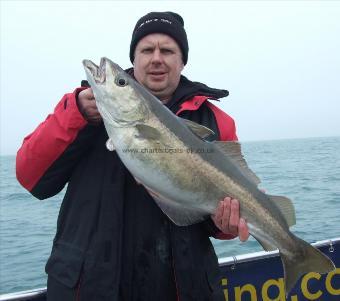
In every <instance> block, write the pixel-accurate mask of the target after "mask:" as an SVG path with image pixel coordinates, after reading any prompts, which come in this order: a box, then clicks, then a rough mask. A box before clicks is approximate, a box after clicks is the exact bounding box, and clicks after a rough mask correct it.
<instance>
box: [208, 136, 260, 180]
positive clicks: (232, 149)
mask: <svg viewBox="0 0 340 301" xmlns="http://www.w3.org/2000/svg"><path fill="white" fill-rule="evenodd" d="M213 143H214V144H215V145H216V146H217V147H218V148H219V149H220V150H221V151H222V152H223V153H225V154H226V155H227V156H228V157H229V158H231V159H232V160H233V161H234V162H235V163H236V164H237V165H238V166H239V167H240V169H241V170H242V171H243V172H244V173H245V175H246V176H247V177H248V178H249V179H250V180H251V181H252V182H253V183H255V184H256V185H258V184H260V183H261V180H260V179H259V177H258V176H257V175H256V174H255V173H254V172H253V171H252V170H251V169H250V168H249V167H248V164H247V161H246V160H245V159H244V157H243V154H242V150H241V144H240V143H238V142H233V141H214V142H213Z"/></svg>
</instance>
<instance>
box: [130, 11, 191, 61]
mask: <svg viewBox="0 0 340 301" xmlns="http://www.w3.org/2000/svg"><path fill="white" fill-rule="evenodd" d="M151 33H164V34H167V35H169V36H170V37H172V38H173V39H174V40H175V41H176V42H177V44H178V46H179V48H180V49H181V51H182V56H183V63H184V65H185V64H186V63H187V61H188V52H189V45H188V39H187V34H186V32H185V29H184V21H183V18H182V17H181V16H180V15H179V14H176V13H173V12H151V13H148V14H146V15H145V16H143V17H141V18H140V19H139V20H138V21H137V24H136V26H135V28H134V30H133V33H132V39H131V44H130V61H131V63H133V61H134V58H135V49H136V46H137V44H138V42H139V41H140V40H141V39H142V38H144V37H145V36H147V35H148V34H151Z"/></svg>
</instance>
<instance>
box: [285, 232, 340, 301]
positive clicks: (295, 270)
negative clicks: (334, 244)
mask: <svg viewBox="0 0 340 301" xmlns="http://www.w3.org/2000/svg"><path fill="white" fill-rule="evenodd" d="M296 239H297V240H298V241H297V243H298V245H299V249H300V250H299V251H298V252H299V253H298V254H299V256H294V257H292V256H288V255H286V254H284V253H280V255H281V259H282V263H283V269H284V278H285V292H286V296H288V294H289V292H290V291H291V290H292V289H293V288H294V286H295V284H296V282H297V281H298V280H299V278H300V277H301V276H302V275H304V274H306V273H309V272H316V273H320V274H325V273H328V272H330V271H332V270H334V269H335V265H334V263H333V262H332V260H331V259H329V258H328V257H327V256H326V255H325V254H323V253H322V252H321V251H319V250H318V249H316V248H314V247H313V246H311V245H310V244H308V243H307V242H305V241H304V240H302V239H300V238H297V237H296Z"/></svg>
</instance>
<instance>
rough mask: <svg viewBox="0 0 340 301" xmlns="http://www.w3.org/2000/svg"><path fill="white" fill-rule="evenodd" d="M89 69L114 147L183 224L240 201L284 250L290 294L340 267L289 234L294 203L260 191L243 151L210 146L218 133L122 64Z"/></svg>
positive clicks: (258, 228) (259, 233) (268, 243)
mask: <svg viewBox="0 0 340 301" xmlns="http://www.w3.org/2000/svg"><path fill="white" fill-rule="evenodd" d="M83 65H84V68H85V71H86V74H87V79H88V81H89V83H90V85H91V88H92V90H93V93H94V95H95V99H96V104H97V107H98V110H99V112H100V114H101V116H102V118H103V121H104V125H105V128H106V131H107V133H108V136H109V140H108V142H107V147H108V149H109V150H115V151H116V152H117V154H118V155H119V157H120V159H121V160H122V162H123V163H124V164H125V166H126V167H127V168H128V169H129V171H130V172H131V173H132V174H133V175H134V177H135V178H136V179H137V180H138V181H139V182H140V183H142V184H143V185H144V186H145V187H146V188H147V189H148V191H149V192H150V194H151V195H152V196H153V198H154V199H155V201H156V202H157V204H158V205H159V207H160V208H161V209H162V211H163V212H164V213H165V214H166V215H167V216H168V217H169V218H170V219H171V220H172V221H173V222H174V223H175V224H176V225H183V226H185V225H191V224H194V223H198V222H200V221H203V220H204V219H206V218H207V217H209V216H210V215H211V214H212V213H214V212H215V210H216V208H217V205H218V202H219V201H220V200H221V199H223V198H224V197H225V196H230V197H232V198H236V199H238V200H239V202H240V210H241V213H240V214H241V216H242V217H244V218H245V219H246V221H247V224H248V226H249V232H250V234H251V235H252V236H254V237H255V238H256V239H257V241H259V243H260V244H261V245H262V246H263V248H264V249H265V250H266V251H270V250H274V249H279V251H280V255H281V259H282V263H283V267H284V279H285V290H286V294H288V292H289V291H290V290H291V289H292V288H293V286H294V284H295V283H296V281H297V280H298V279H299V277H300V276H301V275H303V274H305V273H308V272H312V271H313V272H319V273H327V272H329V271H331V270H333V269H334V268H335V266H334V264H333V262H332V261H331V260H330V259H329V258H328V257H326V256H325V255H324V254H323V253H321V252H320V251H318V250H317V249H315V248H314V247H312V246H311V245H310V244H308V243H307V242H305V241H303V240H302V239H300V238H298V237H296V236H295V235H294V234H293V233H291V232H290V231H289V226H291V225H293V224H294V223H295V212H294V207H293V205H292V202H291V201H290V200H289V199H288V198H285V197H280V196H271V195H268V194H265V193H264V192H262V191H261V190H259V189H258V183H259V179H258V178H257V176H256V175H255V174H254V173H253V172H252V171H251V170H250V169H249V168H248V166H247V164H246V162H245V160H244V158H243V156H242V154H241V148H240V144H239V143H236V142H207V141H206V140H205V138H206V137H207V136H209V135H210V134H211V130H209V129H207V128H205V127H203V126H201V125H198V124H196V123H193V122H190V121H186V120H183V119H181V118H179V117H177V116H176V115H174V114H173V113H172V112H171V111H170V110H169V109H167V108H166V107H165V106H164V105H163V104H162V103H161V102H160V101H159V100H158V99H157V98H156V97H155V96H153V95H152V94H151V93H150V92H149V91H147V89H146V88H144V87H143V86H141V85H140V84H139V83H137V82H136V81H135V80H134V79H133V78H131V77H130V76H129V75H128V74H126V73H125V72H124V70H122V69H121V68H120V67H119V66H118V65H117V64H115V63H113V62H112V61H110V60H109V59H107V58H102V59H101V62H100V66H97V65H95V64H94V63H93V62H91V61H89V60H84V61H83Z"/></svg>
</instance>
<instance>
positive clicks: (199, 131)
mask: <svg viewBox="0 0 340 301" xmlns="http://www.w3.org/2000/svg"><path fill="white" fill-rule="evenodd" d="M178 118H179V119H181V120H182V121H183V122H184V123H185V124H186V126H187V127H188V128H189V129H190V130H191V131H192V132H193V133H194V134H195V135H196V136H198V137H199V138H201V139H203V140H205V139H206V138H208V137H209V136H211V135H215V132H214V131H213V130H211V129H209V128H207V127H205V126H203V125H200V124H198V123H196V122H193V121H191V120H188V119H184V118H180V117H178Z"/></svg>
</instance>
